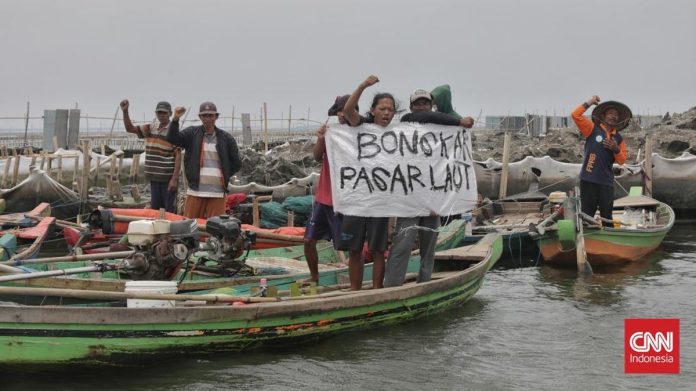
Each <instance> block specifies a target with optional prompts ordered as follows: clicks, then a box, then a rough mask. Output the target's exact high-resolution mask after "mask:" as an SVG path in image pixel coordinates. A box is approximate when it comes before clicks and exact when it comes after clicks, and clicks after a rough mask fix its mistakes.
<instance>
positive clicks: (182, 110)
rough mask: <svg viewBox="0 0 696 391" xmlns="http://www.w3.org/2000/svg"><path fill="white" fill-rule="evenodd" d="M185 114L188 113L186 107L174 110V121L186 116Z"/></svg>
mask: <svg viewBox="0 0 696 391" xmlns="http://www.w3.org/2000/svg"><path fill="white" fill-rule="evenodd" d="M185 112H186V108H185V107H181V106H177V107H176V109H174V118H172V119H173V120H178V119H179V118H181V116H182V115H184V113H185Z"/></svg>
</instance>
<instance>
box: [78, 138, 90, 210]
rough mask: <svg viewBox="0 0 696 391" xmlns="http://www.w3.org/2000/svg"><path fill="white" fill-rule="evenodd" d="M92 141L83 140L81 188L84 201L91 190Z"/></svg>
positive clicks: (81, 196)
mask: <svg viewBox="0 0 696 391" xmlns="http://www.w3.org/2000/svg"><path fill="white" fill-rule="evenodd" d="M90 152H91V148H90V142H89V140H84V141H83V142H82V183H81V185H82V186H81V188H80V200H81V201H82V202H83V203H84V202H85V201H87V196H88V192H89V168H90V158H91V156H90Z"/></svg>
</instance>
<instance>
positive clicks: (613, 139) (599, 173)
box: [572, 95, 633, 225]
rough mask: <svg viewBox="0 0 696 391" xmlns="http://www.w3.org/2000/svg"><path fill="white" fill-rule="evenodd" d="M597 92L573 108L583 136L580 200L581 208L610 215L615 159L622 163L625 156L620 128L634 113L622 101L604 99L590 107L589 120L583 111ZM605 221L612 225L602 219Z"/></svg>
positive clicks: (612, 206) (612, 205) (597, 98)
mask: <svg viewBox="0 0 696 391" xmlns="http://www.w3.org/2000/svg"><path fill="white" fill-rule="evenodd" d="M599 101H600V100H599V96H597V95H594V96H593V97H592V98H590V100H588V101H587V102H585V103H583V104H581V105H580V106H578V107H577V108H576V109H575V110H574V111H573V114H572V116H573V121H575V124H576V125H577V126H578V129H579V130H580V133H581V134H582V135H583V137H585V139H586V140H585V157H584V159H583V162H582V169H581V170H580V200H581V204H582V212H583V213H585V214H587V215H589V216H592V217H594V215H595V211H596V210H597V208H599V214H600V215H601V216H602V217H603V218H605V219H608V220H611V219H612V209H613V208H614V172H613V170H612V167H613V165H614V162H616V163H618V164H624V163H625V162H626V158H627V157H628V152H627V150H626V143H625V142H624V141H623V137H621V135H620V134H619V131H621V130H622V129H624V128H625V127H626V126H628V122H629V120H630V119H631V118H632V117H633V114H632V113H631V109H629V108H628V106H626V105H625V104H623V103H620V102H616V101H607V102H603V103H602V104H600V105H598V106H597V107H596V108H595V109H594V111H592V120H591V121H590V120H589V119H587V118H585V117H584V116H583V114H584V113H585V111H586V110H587V109H589V108H590V107H591V106H594V105H596V104H598V103H599ZM604 224H605V225H611V224H610V223H607V222H605V223H604Z"/></svg>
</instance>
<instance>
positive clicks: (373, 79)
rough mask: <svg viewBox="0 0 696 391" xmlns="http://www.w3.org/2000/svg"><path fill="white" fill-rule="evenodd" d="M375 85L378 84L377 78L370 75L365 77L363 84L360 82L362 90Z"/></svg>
mask: <svg viewBox="0 0 696 391" xmlns="http://www.w3.org/2000/svg"><path fill="white" fill-rule="evenodd" d="M377 83H379V78H378V77H377V76H375V75H370V76H368V77H367V79H365V81H364V82H362V86H363V87H364V88H367V87H369V86H372V85H375V84H377Z"/></svg>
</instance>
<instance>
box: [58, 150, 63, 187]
mask: <svg viewBox="0 0 696 391" xmlns="http://www.w3.org/2000/svg"><path fill="white" fill-rule="evenodd" d="M57 179H58V182H62V181H63V155H58V176H57Z"/></svg>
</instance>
